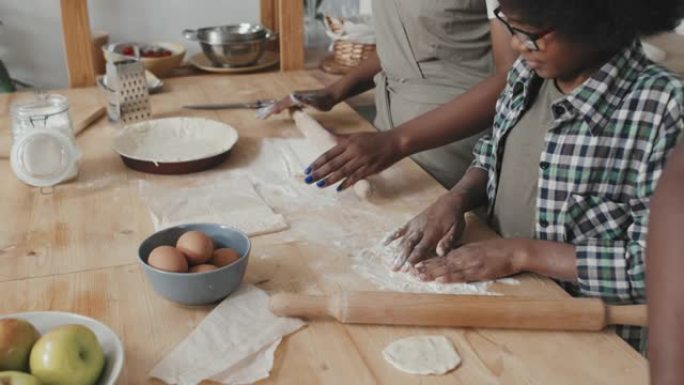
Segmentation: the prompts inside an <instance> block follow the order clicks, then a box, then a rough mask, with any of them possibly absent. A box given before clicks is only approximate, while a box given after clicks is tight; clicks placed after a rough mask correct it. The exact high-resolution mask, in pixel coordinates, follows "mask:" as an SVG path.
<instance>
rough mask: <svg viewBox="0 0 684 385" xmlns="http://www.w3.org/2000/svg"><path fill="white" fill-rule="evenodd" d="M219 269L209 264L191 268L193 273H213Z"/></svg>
mask: <svg viewBox="0 0 684 385" xmlns="http://www.w3.org/2000/svg"><path fill="white" fill-rule="evenodd" d="M216 269H218V268H217V267H216V266H214V265H210V264H208V263H203V264H201V265H196V266H193V267H191V268H190V272H191V273H203V272H205V271H212V270H216Z"/></svg>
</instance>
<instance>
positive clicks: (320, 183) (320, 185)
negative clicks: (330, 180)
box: [316, 180, 325, 187]
mask: <svg viewBox="0 0 684 385" xmlns="http://www.w3.org/2000/svg"><path fill="white" fill-rule="evenodd" d="M316 186H318V187H325V180H319V181H318V183H316Z"/></svg>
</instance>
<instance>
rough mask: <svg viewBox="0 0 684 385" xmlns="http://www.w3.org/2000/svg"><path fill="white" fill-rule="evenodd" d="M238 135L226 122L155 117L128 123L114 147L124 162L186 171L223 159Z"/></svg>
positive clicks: (164, 171) (148, 169) (141, 168)
mask: <svg viewBox="0 0 684 385" xmlns="http://www.w3.org/2000/svg"><path fill="white" fill-rule="evenodd" d="M237 139H238V133H237V131H236V130H235V128H233V127H232V126H230V125H227V124H225V123H222V122H219V121H215V120H210V119H203V118H191V117H174V118H164V119H152V120H148V121H143V122H138V123H135V124H131V125H128V126H125V127H124V128H123V129H122V130H121V132H119V134H118V135H116V137H115V138H114V144H113V148H114V151H115V152H117V153H118V154H119V155H120V156H121V159H122V160H123V162H124V164H125V165H126V166H128V167H130V168H132V169H135V170H138V171H142V172H147V173H153V174H186V173H191V172H197V171H202V170H206V169H209V168H211V167H214V166H216V165H218V164H220V163H222V162H223V161H224V160H225V159H226V158H227V157H228V155H229V153H230V150H231V149H232V148H233V146H234V145H235V143H236V142H237Z"/></svg>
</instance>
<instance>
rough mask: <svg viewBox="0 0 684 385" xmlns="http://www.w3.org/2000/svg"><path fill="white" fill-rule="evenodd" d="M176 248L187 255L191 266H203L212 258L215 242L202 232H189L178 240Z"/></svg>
mask: <svg viewBox="0 0 684 385" xmlns="http://www.w3.org/2000/svg"><path fill="white" fill-rule="evenodd" d="M176 247H177V248H178V250H180V251H182V252H183V254H185V257H186V258H188V263H189V264H190V265H191V266H193V265H201V264H203V263H206V262H207V261H208V260H209V258H211V252H212V251H213V250H214V241H212V240H211V238H209V237H208V236H207V235H206V234H204V233H202V232H199V231H188V232H187V233H185V234H183V235H181V237H180V238H178V242H176Z"/></svg>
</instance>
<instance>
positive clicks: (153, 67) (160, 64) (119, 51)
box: [102, 42, 185, 77]
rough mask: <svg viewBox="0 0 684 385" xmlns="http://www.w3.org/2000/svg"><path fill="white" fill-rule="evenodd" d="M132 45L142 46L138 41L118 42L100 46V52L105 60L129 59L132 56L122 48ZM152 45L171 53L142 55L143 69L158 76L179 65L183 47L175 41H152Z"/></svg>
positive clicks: (183, 52)
mask: <svg viewBox="0 0 684 385" xmlns="http://www.w3.org/2000/svg"><path fill="white" fill-rule="evenodd" d="M132 45H138V46H143V45H144V44H139V43H118V44H109V45H105V46H102V53H103V54H104V57H105V59H106V60H107V61H120V60H127V59H131V58H132V56H129V55H126V54H124V52H123V50H124V48H126V47H130V46H132ZM152 45H153V46H157V47H161V48H164V49H167V50H169V51H171V55H169V56H162V57H142V58H140V60H141V61H142V62H143V66H145V69H146V70H148V71H150V72H152V73H153V74H155V75H156V76H158V77H164V76H166V75H167V74H168V73H169V72H170V71H171V70H173V69H174V68H176V67H178V66H180V64H181V62H182V61H183V58H184V57H185V47H184V46H183V45H181V44H177V43H168V42H161V43H153V44H152Z"/></svg>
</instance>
